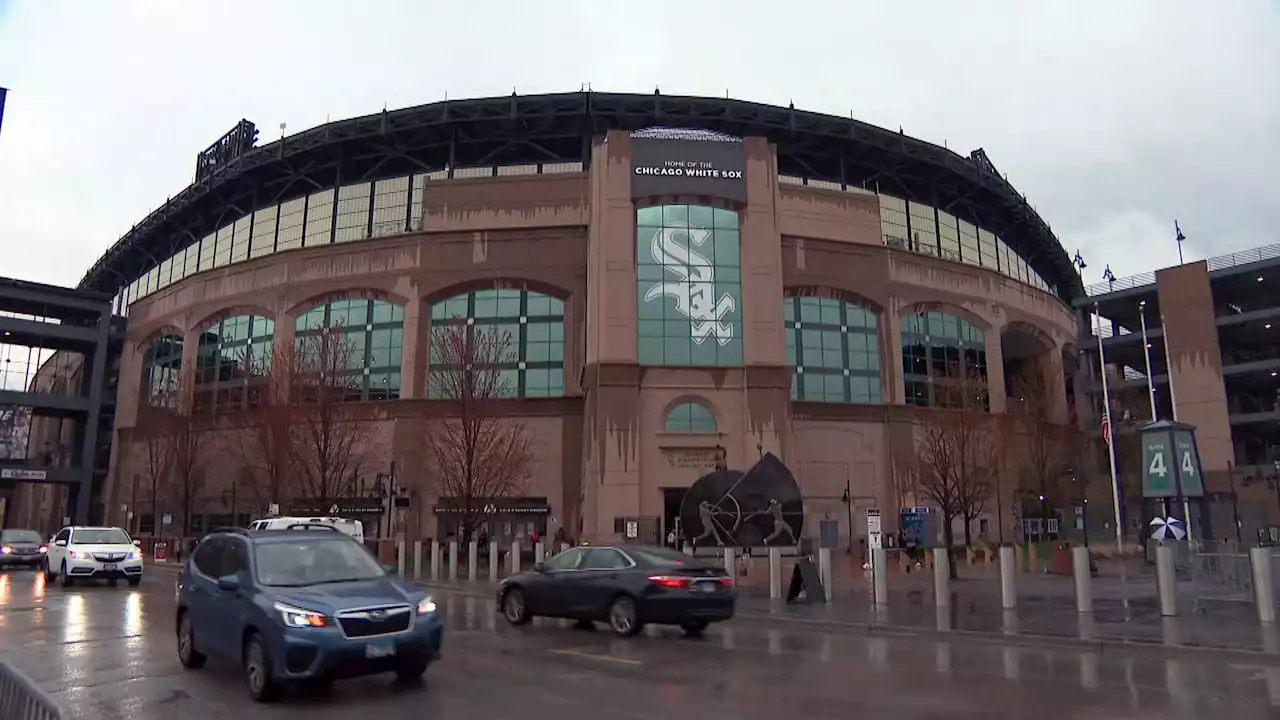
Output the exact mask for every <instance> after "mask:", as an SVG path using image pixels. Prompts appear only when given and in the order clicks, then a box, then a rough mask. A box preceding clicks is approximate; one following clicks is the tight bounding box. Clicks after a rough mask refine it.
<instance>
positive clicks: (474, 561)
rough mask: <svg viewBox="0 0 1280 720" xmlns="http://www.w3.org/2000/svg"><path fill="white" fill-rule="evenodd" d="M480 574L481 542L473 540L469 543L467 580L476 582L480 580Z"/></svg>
mask: <svg viewBox="0 0 1280 720" xmlns="http://www.w3.org/2000/svg"><path fill="white" fill-rule="evenodd" d="M479 572H480V541H478V540H472V541H470V542H468V543H467V579H468V580H471V581H472V582H475V581H476V580H479V579H480V578H479V577H477V575H479Z"/></svg>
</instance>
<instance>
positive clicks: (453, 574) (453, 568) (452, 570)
mask: <svg viewBox="0 0 1280 720" xmlns="http://www.w3.org/2000/svg"><path fill="white" fill-rule="evenodd" d="M457 579H458V541H457V540H450V541H449V580H450V581H454V580H457Z"/></svg>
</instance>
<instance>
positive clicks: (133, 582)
mask: <svg viewBox="0 0 1280 720" xmlns="http://www.w3.org/2000/svg"><path fill="white" fill-rule="evenodd" d="M141 584H142V578H140V577H136V578H129V587H138V585H141Z"/></svg>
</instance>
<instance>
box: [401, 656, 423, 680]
mask: <svg viewBox="0 0 1280 720" xmlns="http://www.w3.org/2000/svg"><path fill="white" fill-rule="evenodd" d="M426 672H427V661H426V660H411V661H409V662H406V663H404V664H403V665H401V666H400V667H398V668H396V679H397V680H400V681H401V682H406V681H410V680H417V679H418V678H420V677H422V675H423V674H424V673H426Z"/></svg>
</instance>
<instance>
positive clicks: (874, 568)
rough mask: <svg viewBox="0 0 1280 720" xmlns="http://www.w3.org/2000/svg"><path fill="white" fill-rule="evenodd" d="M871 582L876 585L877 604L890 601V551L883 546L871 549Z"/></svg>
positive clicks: (885, 603) (884, 603)
mask: <svg viewBox="0 0 1280 720" xmlns="http://www.w3.org/2000/svg"><path fill="white" fill-rule="evenodd" d="M871 582H872V584H873V585H875V599H876V605H887V604H888V603H889V553H887V552H885V549H884V548H882V547H878V548H873V549H872V550H871Z"/></svg>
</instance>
